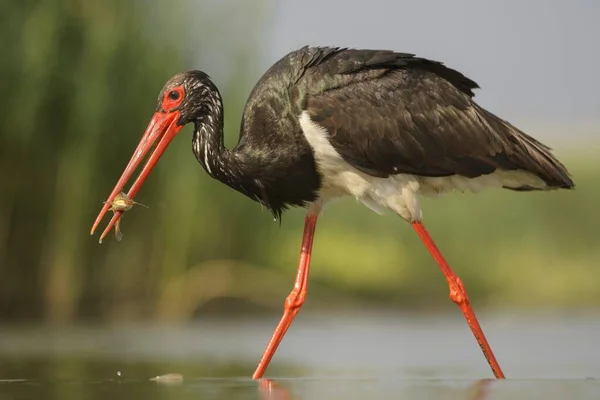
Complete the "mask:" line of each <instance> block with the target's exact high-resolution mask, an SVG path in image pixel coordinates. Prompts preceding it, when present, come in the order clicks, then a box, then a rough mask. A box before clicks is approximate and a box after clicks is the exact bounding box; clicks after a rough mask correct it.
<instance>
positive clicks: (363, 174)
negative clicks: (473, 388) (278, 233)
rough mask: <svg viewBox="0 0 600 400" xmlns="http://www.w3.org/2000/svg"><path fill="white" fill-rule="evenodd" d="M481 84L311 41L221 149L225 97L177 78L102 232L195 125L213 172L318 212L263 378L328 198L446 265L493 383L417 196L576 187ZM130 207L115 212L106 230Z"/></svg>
mask: <svg viewBox="0 0 600 400" xmlns="http://www.w3.org/2000/svg"><path fill="white" fill-rule="evenodd" d="M478 87H479V86H478V85H477V84H476V83H475V82H474V81H472V80H470V79H469V78H467V77H465V76H464V75H463V74H461V73H460V72H458V71H456V70H454V69H451V68H448V67H446V66H444V65H443V64H442V63H440V62H437V61H432V60H428V59H425V58H420V57H416V56H415V55H414V54H407V53H398V52H393V51H385V50H356V49H345V48H331V47H308V46H306V47H303V48H301V49H299V50H296V51H293V52H291V53H289V54H287V55H286V56H284V57H283V58H282V59H280V60H279V61H277V62H276V63H275V64H274V65H273V66H272V67H271V68H270V69H269V70H267V72H266V73H265V74H264V75H263V76H262V77H261V78H260V80H259V81H258V83H257V84H256V85H255V87H254V89H253V90H252V92H251V94H250V96H249V98H248V100H247V102H246V106H245V109H244V114H243V117H242V122H241V128H240V136H239V142H238V144H237V145H236V146H235V147H234V148H233V149H231V150H229V149H227V148H225V146H224V144H223V103H222V100H221V95H220V93H219V90H218V89H217V87H216V86H215V84H214V83H213V82H212V81H211V79H210V78H209V76H208V75H207V74H205V73H204V72H201V71H188V72H184V73H180V74H177V75H175V76H174V77H172V78H171V79H169V81H168V82H167V83H166V84H165V86H164V87H163V89H162V90H161V92H160V94H159V96H158V104H157V107H156V112H155V113H154V115H153V117H152V119H151V121H150V123H149V125H148V127H147V128H146V131H145V132H144V134H143V136H142V139H141V141H140V143H139V144H138V146H137V148H136V150H135V152H134V153H133V156H132V157H131V160H130V161H129V164H128V165H127V167H126V169H125V171H124V172H123V174H122V175H121V177H120V179H119V181H118V183H117V184H116V186H115V188H114V189H113V191H112V193H111V194H110V196H109V197H108V199H107V202H106V204H105V205H104V207H103V208H102V210H101V211H100V214H99V215H98V217H97V218H96V221H95V222H94V225H93V228H92V234H93V233H94V230H95V229H96V227H97V226H98V224H99V223H100V221H101V219H102V218H103V217H104V215H105V214H106V212H107V211H108V209H109V207H110V204H111V202H112V200H113V199H114V197H115V196H116V195H118V194H119V193H120V191H121V189H122V188H123V187H124V186H125V184H126V183H127V181H128V180H129V179H130V178H131V176H132V175H133V172H134V171H135V169H136V168H137V167H138V165H139V164H140V163H141V161H142V159H143V158H144V156H145V155H146V153H147V152H148V151H149V149H150V148H151V147H152V146H153V144H155V143H156V147H155V149H154V150H153V152H152V153H151V155H150V156H149V158H148V160H147V162H146V164H145V166H144V167H143V169H142V171H141V173H140V175H139V177H138V178H137V180H136V181H135V182H134V183H133V185H132V187H131V189H130V190H129V192H128V193H127V194H128V196H129V197H130V198H133V197H134V196H135V195H136V193H137V192H138V190H139V189H140V187H141V186H142V184H143V182H144V181H145V179H146V178H147V177H148V174H149V173H150V171H151V170H152V168H153V167H154V166H155V165H156V163H157V162H158V160H159V158H160V157H161V155H162V154H163V152H164V151H165V150H166V148H167V146H168V145H169V143H170V142H171V140H172V139H173V138H174V137H175V135H176V134H177V133H178V132H179V131H180V130H181V128H182V127H183V126H184V125H186V124H188V123H193V124H194V133H193V138H192V146H193V151H194V154H195V155H196V158H197V159H198V161H199V162H200V164H201V165H202V167H203V168H204V169H205V170H206V172H207V173H208V174H209V175H210V176H211V177H213V178H215V179H217V180H219V181H221V182H223V183H225V184H226V185H229V186H230V187H231V188H233V189H235V190H237V191H239V192H241V193H242V194H244V195H246V196H247V197H249V198H250V199H252V200H255V201H257V202H259V203H261V204H262V205H264V206H266V207H267V208H268V209H269V210H270V211H271V212H272V213H273V215H274V216H275V217H276V218H280V217H281V214H282V213H283V212H284V211H285V210H286V209H287V208H288V207H290V206H299V207H304V208H306V210H307V213H306V219H305V227H304V235H303V238H302V247H301V252H300V261H299V265H298V270H297V274H296V279H295V282H294V288H293V289H292V291H291V293H290V294H289V296H288V297H287V298H286V300H285V303H284V312H283V316H282V318H281V320H280V322H279V324H278V325H277V327H276V329H275V331H274V333H273V336H272V337H271V339H270V340H269V342H268V345H267V348H266V350H265V352H264V353H263V356H262V358H261V360H260V362H259V364H258V367H257V369H256V371H255V372H254V374H253V378H254V379H258V378H261V377H262V376H263V374H264V372H265V370H266V368H267V366H268V364H269V362H270V360H271V358H272V357H273V355H274V353H275V351H276V349H277V347H278V345H279V343H280V342H281V340H282V338H283V336H284V334H285V332H286V331H287V330H288V328H289V327H290V325H291V323H292V321H293V319H294V317H295V316H296V315H297V314H298V311H299V310H300V308H301V307H302V304H303V303H304V300H305V298H306V293H307V283H308V272H309V264H310V257H311V252H312V246H313V238H314V233H315V225H316V222H317V218H318V216H319V213H320V211H321V210H322V208H323V206H324V205H325V204H326V203H327V202H328V201H330V200H332V199H334V198H338V197H340V196H345V195H350V196H353V197H355V198H356V199H358V200H359V201H360V202H362V203H363V204H364V205H366V206H367V207H369V208H371V209H373V210H374V211H377V212H379V211H381V210H385V209H389V210H391V211H393V212H394V213H396V214H397V215H399V216H400V217H402V218H403V219H404V220H406V221H407V222H409V223H410V224H411V225H412V227H413V228H414V230H415V231H416V233H417V234H418V235H419V237H420V238H421V240H422V241H423V243H424V244H425V246H426V247H427V249H428V250H429V252H430V253H431V255H432V256H433V258H434V259H435V261H436V262H437V263H438V264H439V267H440V268H441V271H442V273H443V274H444V276H445V278H446V280H447V282H448V286H449V289H450V296H449V297H450V299H451V300H452V301H454V302H455V303H456V304H457V305H458V306H459V307H460V309H461V311H462V312H463V314H464V317H465V319H466V321H467V323H468V325H469V327H470V328H471V330H472V331H473V334H474V336H475V338H476V339H477V342H478V343H479V346H480V347H481V349H482V351H483V353H484V355H485V357H486V358H487V361H488V363H489V364H490V367H491V368H492V371H493V373H494V375H495V376H496V378H504V374H503V372H502V370H501V369H500V366H499V365H498V362H497V361H496V358H495V356H494V354H493V352H492V350H491V348H490V346H489V344H488V342H487V340H486V338H485V336H484V334H483V331H482V329H481V327H480V325H479V322H478V321H477V318H476V316H475V313H474V312H473V309H472V307H471V305H470V301H469V298H468V297H467V292H466V291H465V288H464V286H463V284H462V282H461V280H460V279H459V277H458V276H457V275H456V274H455V273H454V272H453V271H452V270H451V269H450V266H449V265H448V263H447V262H446V260H445V259H444V257H443V256H442V254H441V253H440V251H439V250H438V248H437V246H436V245H435V243H434V242H433V240H432V238H431V237H430V235H429V234H428V232H427V230H426V229H425V226H424V225H423V222H422V217H423V215H422V211H421V207H420V204H419V198H420V196H421V195H423V196H433V195H437V194H439V193H444V192H449V191H452V190H459V191H474V192H476V191H478V190H480V189H483V188H491V187H496V188H505V189H510V190H516V191H533V190H551V189H572V188H573V187H574V184H573V181H572V180H571V179H570V177H569V172H568V171H567V169H566V168H565V167H564V166H563V165H562V164H561V163H560V162H559V161H558V160H557V159H556V158H555V157H554V156H553V155H552V154H551V149H550V148H548V147H546V146H545V145H544V144H542V143H540V142H539V141H537V140H536V139H534V138H532V137H531V136H528V135H527V134H525V133H524V132H522V131H520V130H519V129H518V128H516V127H514V126H513V125H511V124H510V123H509V122H507V121H505V120H503V119H500V118H499V117H497V116H495V115H494V114H492V113H491V112H489V111H487V110H485V109H484V108H482V107H481V106H479V105H478V104H477V103H476V102H475V101H474V100H473V97H474V93H473V89H476V88H478ZM122 213H123V211H116V212H115V213H114V215H113V217H112V219H111V220H110V223H109V224H108V226H107V228H106V229H105V230H104V232H103V233H102V235H101V238H103V237H105V236H106V235H107V234H108V232H110V229H112V227H113V225H114V224H115V222H116V221H117V220H118V219H119V218H120V216H121V215H122Z"/></svg>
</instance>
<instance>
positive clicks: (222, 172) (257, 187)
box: [192, 90, 270, 208]
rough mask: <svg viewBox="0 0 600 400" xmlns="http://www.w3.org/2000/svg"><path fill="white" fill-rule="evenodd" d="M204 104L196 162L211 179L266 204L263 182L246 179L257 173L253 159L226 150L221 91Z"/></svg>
mask: <svg viewBox="0 0 600 400" xmlns="http://www.w3.org/2000/svg"><path fill="white" fill-rule="evenodd" d="M205 101H206V107H205V112H204V113H202V114H201V115H202V116H201V117H199V118H198V119H196V121H195V122H194V136H193V139H192V145H193V151H194V154H195V155H196V159H198V162H199V163H200V165H202V168H204V170H205V171H206V173H208V174H209V175H210V176H211V177H212V178H214V179H217V180H219V181H221V182H223V183H224V184H226V185H228V186H229V187H231V188H233V189H235V190H237V191H238V192H240V193H242V194H244V195H246V196H248V197H249V198H251V199H252V200H255V201H258V202H259V203H261V204H265V203H264V202H263V198H262V194H263V193H262V192H263V189H262V188H261V184H260V181H259V180H258V179H254V177H252V176H247V175H248V173H249V172H250V173H251V171H253V170H254V168H252V164H253V163H252V160H253V159H252V157H249V156H248V155H247V154H245V153H240V152H238V151H235V150H234V151H232V150H229V149H227V148H226V147H225V143H224V133H223V126H224V123H223V103H222V100H221V95H220V94H219V92H218V90H213V91H211V92H210V93H209V94H208V95H207V96H206V97H205ZM265 205H267V204H265ZM267 207H268V205H267ZM269 208H270V207H269Z"/></svg>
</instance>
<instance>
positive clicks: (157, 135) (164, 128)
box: [90, 83, 185, 243]
mask: <svg viewBox="0 0 600 400" xmlns="http://www.w3.org/2000/svg"><path fill="white" fill-rule="evenodd" d="M184 99H185V89H184V85H183V84H182V83H181V84H179V85H178V86H171V87H169V83H167V85H166V86H165V88H164V89H163V91H162V92H161V95H160V96H159V105H158V107H157V110H156V112H155V113H154V115H153V116H152V119H151V120H150V123H149V124H148V127H147V128H146V131H145V132H144V134H143V136H142V139H141V140H140V142H139V144H138V145H137V148H136V149H135V151H134V152H133V155H132V156H131V159H130V160H129V163H128V164H127V167H125V171H123V174H122V175H121V177H120V178H119V180H118V182H117V184H116V185H115V187H114V188H113V190H112V192H111V193H110V195H109V196H108V198H107V199H106V201H105V202H104V206H103V207H102V209H101V210H100V213H99V214H98V217H97V218H96V221H95V222H94V225H93V226H92V230H91V232H90V234H92V235H93V234H94V232H95V230H96V228H97V227H98V225H99V224H100V222H101V221H102V218H104V216H105V215H106V213H107V212H108V210H112V211H113V212H114V214H113V217H112V218H111V220H110V222H109V223H108V226H107V227H106V229H104V231H103V232H102V234H101V235H100V240H99V242H100V243H102V239H104V238H105V237H106V235H107V234H108V232H110V230H111V229H112V228H113V226H114V225H115V223H116V222H117V221H118V220H119V218H121V216H122V215H123V212H125V211H127V210H129V209H130V208H131V207H132V206H133V204H135V202H133V199H134V197H135V195H136V194H137V192H138V191H139V190H140V188H141V187H142V185H143V184H144V181H145V180H146V178H147V177H148V175H149V174H150V171H152V168H154V166H155V165H156V163H157V162H158V160H159V159H160V157H161V156H162V155H163V153H164V152H165V150H166V149H167V147H168V146H169V144H170V143H171V141H172V140H173V138H174V137H175V136H176V135H177V133H179V131H180V130H181V128H183V124H180V119H181V104H182V103H183V101H184ZM155 144H156V146H155V147H154V150H153V151H152V152H151V153H150V156H149V157H148V160H147V161H146V164H145V165H144V167H143V169H142V171H141V173H140V175H139V176H138V178H137V179H136V180H135V182H134V183H133V185H132V186H131V188H130V189H129V191H128V192H127V194H126V195H125V196H124V198H125V199H127V201H126V202H123V201H122V200H123V198H121V199H119V198H118V197H117V196H119V195H120V193H122V192H123V188H124V187H125V185H126V184H127V182H128V181H129V179H131V177H132V175H133V173H134V172H135V170H136V169H137V167H138V166H139V165H140V164H141V163H142V160H143V159H144V157H145V156H146V154H147V153H148V152H149V151H150V149H151V148H152V146H153V145H155ZM123 194H124V193H123ZM130 201H131V202H132V203H130V206H126V207H123V205H126V204H127V202H130ZM121 203H122V204H121ZM115 204H117V205H118V204H121V205H120V206H116V207H115ZM127 207H128V208H127Z"/></svg>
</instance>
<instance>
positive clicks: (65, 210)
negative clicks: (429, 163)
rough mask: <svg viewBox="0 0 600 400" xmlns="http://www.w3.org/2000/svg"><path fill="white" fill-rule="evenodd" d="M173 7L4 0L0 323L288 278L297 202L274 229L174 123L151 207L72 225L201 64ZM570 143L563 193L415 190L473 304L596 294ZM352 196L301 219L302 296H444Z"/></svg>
mask: <svg viewBox="0 0 600 400" xmlns="http://www.w3.org/2000/svg"><path fill="white" fill-rule="evenodd" d="M184 4H185V3H184V2H182V3H179V2H174V3H169V7H147V6H145V3H142V2H121V1H118V0H110V1H105V2H102V3H100V2H87V1H83V0H71V1H59V0H55V1H54V0H48V1H32V0H29V1H22V2H9V3H7V4H5V5H4V7H3V13H2V17H0V19H1V20H0V22H1V23H0V37H2V38H3V39H4V41H6V42H7V43H9V44H8V45H5V46H3V48H4V49H3V57H2V60H1V61H0V68H1V70H0V72H1V73H0V82H1V84H2V88H3V94H4V95H3V98H2V107H0V113H1V115H0V127H1V131H0V188H1V189H0V190H1V195H0V273H1V274H2V275H1V276H2V278H1V279H0V316H1V317H2V318H4V319H7V318H15V319H17V318H30V319H39V318H43V319H46V320H47V321H50V322H57V323H58V322H67V321H71V320H74V319H77V318H84V319H85V318H97V317H100V318H104V319H134V318H156V319H163V320H186V319H188V318H191V317H193V316H194V314H196V313H198V312H199V311H201V310H204V311H206V312H210V311H211V310H215V308H214V307H212V306H214V305H215V304H217V305H219V304H221V306H218V307H216V309H217V310H219V311H220V312H221V311H223V309H232V310H233V309H238V310H239V309H244V308H241V307H242V306H243V305H248V304H250V306H251V307H254V306H258V308H267V309H276V310H279V309H280V307H281V304H282V303H283V300H284V297H285V295H286V294H287V293H288V291H289V290H290V289H291V285H292V282H293V278H294V275H295V268H296V262H297V256H298V252H299V245H300V239H301V234H302V223H303V211H302V210H293V211H291V212H289V213H288V214H286V215H284V217H283V222H282V224H281V226H280V225H279V222H273V219H272V217H271V216H270V214H269V213H268V212H267V211H266V210H265V211H263V212H261V210H260V206H259V205H258V204H256V203H254V202H252V201H250V200H248V199H246V198H245V197H243V196H241V195H239V194H237V193H235V192H233V191H232V190H231V189H229V188H227V187H226V186H224V185H222V184H221V183H219V182H216V181H213V180H211V179H210V178H209V177H208V176H207V175H206V174H205V173H204V171H202V169H201V167H200V166H199V165H198V164H197V162H196V160H195V159H194V156H193V155H192V152H191V146H190V136H191V131H190V129H191V128H189V127H188V128H186V129H184V130H183V131H182V133H180V134H179V136H180V138H178V140H175V141H174V144H173V145H171V147H170V148H169V150H168V151H167V152H166V154H165V156H164V157H163V159H162V161H161V163H160V165H159V167H157V168H156V169H155V170H154V172H153V173H152V175H151V176H150V178H149V180H148V181H147V183H146V184H145V185H144V187H143V189H142V191H141V192H140V194H139V195H138V197H137V200H138V201H140V202H141V203H144V204H148V205H150V207H151V208H150V209H144V208H134V210H133V211H131V212H129V213H127V215H126V216H125V218H124V219H123V223H122V229H123V232H124V235H125V237H124V239H123V241H122V242H116V241H115V240H114V238H113V237H112V236H111V237H109V238H108V239H107V240H106V241H105V242H104V243H103V244H102V245H99V244H98V243H97V239H98V237H97V235H96V236H95V237H91V236H89V234H88V233H89V229H90V227H91V224H92V222H93V220H94V218H95V216H96V215H97V212H98V211H99V209H100V207H101V202H102V201H103V200H105V198H106V196H107V195H108V194H109V192H110V190H111V189H112V187H113V185H114V184H115V183H116V180H117V178H118V177H119V175H120V173H121V172H122V170H123V168H124V166H125V164H126V163H127V160H128V159H129V157H130V155H131V152H132V151H133V149H134V147H135V145H136V143H137V141H138V140H139V137H140V136H141V134H142V132H143V130H144V128H145V126H146V124H147V122H148V119H149V117H150V115H151V113H152V111H153V109H154V107H155V101H156V97H157V94H158V92H159V90H160V88H161V86H162V84H163V83H164V82H165V81H166V79H168V78H169V77H170V76H171V75H173V74H174V73H176V72H179V71H181V70H183V69H185V68H186V67H188V68H190V65H191V68H200V69H203V61H202V60H209V59H210V55H209V54H208V53H207V52H206V51H204V52H203V51H202V50H199V51H198V54H197V55H198V57H197V58H195V59H194V61H193V63H192V62H191V61H190V57H191V56H190V55H189V54H188V53H186V52H184V49H183V48H182V47H181V46H176V45H174V44H175V43H178V42H179V41H180V39H181V37H182V36H186V37H190V38H194V46H197V47H198V48H201V47H202V43H208V42H209V41H210V39H211V38H213V39H214V38H216V37H218V35H217V33H218V31H219V30H221V31H224V30H226V29H227V24H223V26H220V25H219V24H216V23H215V22H214V21H215V19H211V15H210V14H206V15H203V16H202V18H203V20H205V21H209V22H210V21H212V23H207V24H206V25H205V26H204V30H203V31H202V32H200V31H198V38H197V40H196V37H195V36H194V34H193V32H190V31H185V29H186V24H183V23H181V24H179V23H178V24H173V23H170V22H169V21H179V20H180V19H179V18H180V17H181V16H182V15H183V14H184V13H185V11H186V10H185V7H184ZM215 15H216V14H215ZM159 16H160V18H159ZM219 18H226V14H223V12H222V11H221V14H219ZM161 20H162V21H163V22H162V24H163V25H162V26H161V25H160V24H158V22H157V21H161ZM157 24H158V25H157ZM198 29H199V28H198ZM207 30H210V32H207ZM221 40H226V39H223V38H221ZM255 42H257V41H255ZM255 42H252V40H250V43H244V44H243V45H241V44H240V45H239V46H233V47H232V46H229V50H228V51H229V52H231V54H229V58H230V59H231V60H235V62H230V63H228V64H227V67H228V68H227V76H226V77H222V78H220V79H219V80H217V81H216V83H217V85H218V86H219V87H221V89H222V94H223V97H224V100H225V108H226V122H225V124H226V135H227V138H226V143H227V144H228V145H232V144H234V143H235V141H236V139H237V135H238V127H239V120H240V114H241V110H242V107H243V104H244V101H245V99H246V96H247V95H248V93H249V89H250V88H251V86H252V83H253V82H254V81H255V80H256V79H257V78H258V75H259V74H260V73H261V72H262V71H253V70H252V69H251V68H249V66H251V65H252V59H251V55H252V52H253V51H254V50H257V49H258V47H257V46H258V43H255ZM207 47H210V46H208V45H207ZM215 47H216V46H215V45H214V43H213V45H212V48H213V49H214V48H215ZM207 72H208V73H209V75H213V74H212V73H211V72H212V71H210V70H207ZM533 134H534V135H535V132H533ZM566 134H568V133H566ZM580 146H581V148H580V149H572V150H571V151H570V152H567V151H557V154H558V155H559V156H560V157H561V158H564V160H565V163H566V164H567V165H568V167H569V168H570V169H571V171H572V173H573V176H574V179H575V181H576V184H577V185H578V186H577V190H576V191H574V192H553V193H533V194H527V193H525V194H524V193H513V192H508V191H492V192H487V193H483V194H479V195H471V194H453V195H447V196H444V197H443V198H441V199H439V200H424V214H425V223H426V224H427V226H428V228H429V229H430V232H431V233H432V235H433V236H434V238H435V239H436V241H437V242H438V245H439V247H440V249H441V250H442V251H443V252H444V253H445V254H446V256H447V258H448V260H449V262H450V264H451V265H453V267H454V269H455V270H456V272H457V273H458V274H459V275H460V276H461V277H462V279H463V281H464V283H465V285H466V287H467V290H468V291H469V293H470V295H471V298H472V300H473V302H474V304H475V306H476V308H478V307H484V306H493V307H519V308H520V307H527V308H530V307H538V308H556V307H575V306H577V307H582V306H586V307H597V306H598V304H600V303H599V302H600V289H598V286H597V284H596V281H595V279H594V278H595V276H596V273H597V267H598V263H599V261H600V249H599V248H598V239H599V238H600V235H599V234H598V231H597V229H598V226H599V222H600V220H599V217H598V213H596V212H595V211H596V210H595V209H596V200H595V199H597V198H598V197H599V196H600V187H599V185H598V183H597V177H596V175H595V174H596V173H597V171H598V167H599V166H600V162H598V161H597V159H596V158H595V157H594V156H592V153H593V152H592V151H590V150H589V144H586V143H581V144H580ZM596 148H598V147H596ZM585 149H587V150H586V151H585V152H584V150H585ZM353 203H354V202H353V201H352V200H344V201H341V202H340V204H337V205H335V206H334V207H331V208H330V209H327V210H326V211H325V213H324V215H323V217H322V218H321V220H320V222H319V226H318V228H317V237H316V243H315V249H314V256H313V268H312V271H311V283H310V289H309V292H310V294H309V298H308V299H309V300H308V304H307V307H354V306H358V305H360V304H366V305H374V306H383V305H386V306H390V307H396V308H400V307H406V308H421V307H428V308H431V309H438V308H439V309H446V308H450V307H454V305H452V304H451V303H450V302H449V301H448V300H447V287H446V283H445V281H444V279H443V278H442V275H441V273H440V272H439V271H438V269H437V266H436V265H435V264H434V262H433V260H432V259H431V258H430V257H429V255H428V253H427V252H426V250H425V248H424V247H423V246H422V244H420V242H419V240H418V238H417V236H416V235H415V234H414V233H413V232H412V230H411V229H410V227H409V226H408V225H407V224H406V223H404V222H403V221H401V220H400V219H399V218H396V217H393V216H391V215H388V216H387V217H385V218H383V217H379V216H377V215H376V214H373V213H372V212H371V211H369V210H366V209H364V208H363V207H362V206H359V205H356V204H353ZM107 220H108V218H107V219H106V220H105V222H104V223H106V221H107ZM219 299H221V300H224V299H230V300H231V299H233V301H229V302H223V301H221V302H216V300H219ZM223 304H224V305H225V306H224V307H223V306H222V305H223Z"/></svg>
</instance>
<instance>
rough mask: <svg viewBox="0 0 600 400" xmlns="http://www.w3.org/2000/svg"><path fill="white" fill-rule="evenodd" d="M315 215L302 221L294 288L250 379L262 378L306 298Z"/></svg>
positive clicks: (308, 216) (315, 222)
mask: <svg viewBox="0 0 600 400" xmlns="http://www.w3.org/2000/svg"><path fill="white" fill-rule="evenodd" d="M317 217H318V216H317V215H307V216H306V219H305V222H304V235H303V236H302V250H301V251H300V262H299V263H298V272H297V274H296V281H295V282H294V289H292V291H291V293H290V294H289V295H288V297H287V298H286V299H285V303H284V309H283V316H282V317H281V320H280V321H279V324H278V325H277V328H275V332H273V336H271V340H269V344H268V345H267V348H266V349H265V352H264V353H263V355H262V357H261V359H260V362H259V363H258V367H257V368H256V371H254V375H252V379H260V378H262V376H263V374H264V373H265V370H266V369H267V366H268V365H269V362H270V361H271V358H273V355H274V354H275V351H276V350H277V346H279V343H281V339H283V336H284V335H285V332H287V330H288V328H289V327H290V325H291V324H292V321H293V320H294V318H295V317H296V314H298V311H300V307H302V304H304V300H305V299H306V288H307V285H308V269H309V266H310V253H311V252H312V245H313V238H314V236H315V227H316V224H317Z"/></svg>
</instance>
